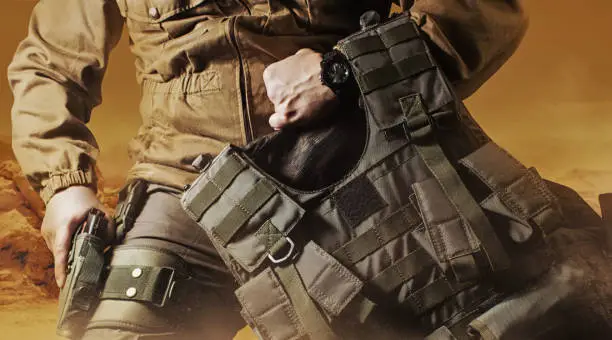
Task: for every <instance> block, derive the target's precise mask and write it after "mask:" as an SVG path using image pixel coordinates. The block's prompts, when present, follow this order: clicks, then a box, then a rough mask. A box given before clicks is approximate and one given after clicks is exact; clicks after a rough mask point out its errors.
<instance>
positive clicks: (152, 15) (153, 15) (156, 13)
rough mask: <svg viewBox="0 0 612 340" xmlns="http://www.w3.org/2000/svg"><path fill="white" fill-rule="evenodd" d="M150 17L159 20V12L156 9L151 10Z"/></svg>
mask: <svg viewBox="0 0 612 340" xmlns="http://www.w3.org/2000/svg"><path fill="white" fill-rule="evenodd" d="M149 16H150V17H151V18H153V19H158V18H159V10H158V9H157V8H156V7H151V8H149Z"/></svg>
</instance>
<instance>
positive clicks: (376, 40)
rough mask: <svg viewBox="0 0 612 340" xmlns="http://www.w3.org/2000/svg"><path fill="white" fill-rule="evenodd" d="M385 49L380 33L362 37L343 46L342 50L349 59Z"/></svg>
mask: <svg viewBox="0 0 612 340" xmlns="http://www.w3.org/2000/svg"><path fill="white" fill-rule="evenodd" d="M383 50H385V45H384V44H383V42H382V40H381V39H380V37H379V36H378V35H369V36H365V37H361V38H359V39H355V40H353V41H351V42H350V43H348V44H344V45H343V46H342V51H343V52H344V54H345V55H346V56H347V58H349V59H355V58H357V57H359V56H362V55H364V54H369V53H372V52H377V51H383Z"/></svg>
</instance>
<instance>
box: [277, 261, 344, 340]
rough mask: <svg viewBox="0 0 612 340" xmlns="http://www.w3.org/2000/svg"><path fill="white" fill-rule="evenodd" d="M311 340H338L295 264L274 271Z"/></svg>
mask: <svg viewBox="0 0 612 340" xmlns="http://www.w3.org/2000/svg"><path fill="white" fill-rule="evenodd" d="M274 271H275V272H276V274H277V275H278V278H279V280H280V282H281V284H282V286H283V288H284V289H285V291H286V292H287V295H288V296H289V299H290V300H291V304H292V305H293V307H294V308H295V312H296V314H297V316H298V318H299V319H300V321H301V322H302V324H303V325H304V328H305V330H306V332H307V333H308V336H309V338H310V339H311V340H336V339H338V337H336V335H335V334H334V333H333V331H332V330H331V328H330V327H329V325H328V323H327V320H326V319H325V317H324V316H323V315H322V314H321V312H319V309H318V308H317V306H316V305H315V303H314V302H313V301H312V299H311V298H310V296H309V295H308V292H307V291H306V288H305V287H304V284H303V283H302V280H301V278H300V274H299V273H298V271H297V269H296V268H295V266H294V265H293V264H290V265H288V266H285V267H280V266H279V267H276V268H275V269H274Z"/></svg>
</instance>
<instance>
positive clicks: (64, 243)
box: [40, 186, 115, 288]
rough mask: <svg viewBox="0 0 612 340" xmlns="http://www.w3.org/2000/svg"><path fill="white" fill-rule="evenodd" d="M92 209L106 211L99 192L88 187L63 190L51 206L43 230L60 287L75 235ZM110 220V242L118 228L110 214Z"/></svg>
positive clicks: (62, 283) (54, 197) (52, 201)
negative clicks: (98, 195)
mask: <svg viewBox="0 0 612 340" xmlns="http://www.w3.org/2000/svg"><path fill="white" fill-rule="evenodd" d="M91 208H97V209H99V210H101V211H105V212H106V209H105V207H104V206H103V205H102V204H101V203H100V201H99V200H98V198H97V197H96V194H95V192H94V191H93V190H92V189H91V188H88V187H85V186H72V187H69V188H67V189H65V190H62V191H60V192H58V193H56V194H55V195H53V197H51V199H50V200H49V203H48V204H47V209H46V212H45V217H44V218H43V222H42V227H41V229H40V230H41V232H42V236H43V238H44V239H45V242H46V243H47V247H48V248H49V250H51V252H52V253H53V258H54V262H55V281H56V282H57V286H58V287H60V288H62V286H63V285H64V281H65V280H66V266H67V262H68V253H69V251H70V245H71V244H70V243H71V241H72V236H73V234H74V231H75V230H76V229H77V227H78V226H79V225H81V224H82V223H83V222H84V221H85V219H86V218H87V213H88V212H89V210H90V209H91ZM107 218H108V219H109V223H108V233H107V235H106V237H107V238H106V240H107V241H110V240H112V238H113V237H114V233H115V226H114V224H113V223H112V218H110V217H109V216H108V212H107Z"/></svg>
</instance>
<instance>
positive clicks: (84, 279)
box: [57, 208, 108, 338]
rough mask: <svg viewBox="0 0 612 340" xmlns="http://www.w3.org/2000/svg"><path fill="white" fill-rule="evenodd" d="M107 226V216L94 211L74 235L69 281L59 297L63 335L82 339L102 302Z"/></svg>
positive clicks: (67, 276) (59, 332)
mask: <svg viewBox="0 0 612 340" xmlns="http://www.w3.org/2000/svg"><path fill="white" fill-rule="evenodd" d="M107 226H108V221H107V220H106V217H105V215H104V213H103V212H102V211H100V210H98V209H95V208H92V209H91V210H90V212H89V214H88V216H87V220H86V221H85V223H83V224H82V225H81V226H80V227H79V229H77V231H76V232H75V234H74V236H73V239H72V247H71V249H70V253H69V255H68V267H67V268H68V269H67V273H66V282H65V283H64V286H63V288H62V289H61V291H60V297H59V317H58V321H57V334H58V335H60V336H63V337H67V338H78V337H80V335H81V334H82V332H83V331H84V328H85V325H86V324H87V321H88V320H89V318H90V317H91V313H92V312H93V310H94V309H95V306H96V304H97V302H98V292H99V288H100V282H101V275H102V271H103V269H104V248H105V242H104V240H103V236H102V235H104V234H105V233H106V228H107Z"/></svg>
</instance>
